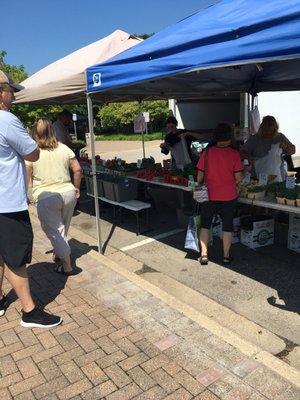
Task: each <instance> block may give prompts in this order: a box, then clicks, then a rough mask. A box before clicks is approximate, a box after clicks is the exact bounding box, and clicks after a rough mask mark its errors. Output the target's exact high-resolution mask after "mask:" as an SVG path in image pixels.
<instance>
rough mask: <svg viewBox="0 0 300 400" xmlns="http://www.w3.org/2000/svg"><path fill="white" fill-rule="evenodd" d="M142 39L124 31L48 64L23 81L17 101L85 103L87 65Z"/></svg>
mask: <svg viewBox="0 0 300 400" xmlns="http://www.w3.org/2000/svg"><path fill="white" fill-rule="evenodd" d="M141 41H142V39H139V38H137V37H135V36H132V35H130V34H129V33H127V32H124V31H122V30H116V31H114V32H113V33H112V34H110V35H108V36H106V37H104V38H103V39H100V40H98V41H97V42H94V43H92V44H90V45H88V46H86V47H82V48H81V49H79V50H77V51H74V52H73V53H71V54H69V55H67V56H65V57H63V58H61V59H60V60H57V61H55V62H54V63H52V64H49V65H47V66H46V67H45V68H43V69H41V70H40V71H38V72H36V73H35V74H33V75H32V76H30V77H29V78H27V79H26V80H25V81H23V82H22V83H21V85H22V86H24V88H25V89H24V90H21V91H20V92H19V93H17V94H16V101H15V103H17V104H18V103H33V104H71V103H73V104H79V103H83V102H86V76H85V71H86V69H87V68H88V67H90V66H92V65H95V64H97V63H102V62H104V61H106V60H108V59H110V58H111V57H114V56H115V55H117V54H119V53H121V52H123V51H125V50H127V49H129V48H130V47H132V46H134V45H136V44H138V43H140V42H141Z"/></svg>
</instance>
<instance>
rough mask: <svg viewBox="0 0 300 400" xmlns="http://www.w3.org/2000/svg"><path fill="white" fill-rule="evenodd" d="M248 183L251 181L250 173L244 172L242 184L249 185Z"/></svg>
mask: <svg viewBox="0 0 300 400" xmlns="http://www.w3.org/2000/svg"><path fill="white" fill-rule="evenodd" d="M250 181H251V174H250V172H246V173H245V176H244V178H243V182H244V183H250Z"/></svg>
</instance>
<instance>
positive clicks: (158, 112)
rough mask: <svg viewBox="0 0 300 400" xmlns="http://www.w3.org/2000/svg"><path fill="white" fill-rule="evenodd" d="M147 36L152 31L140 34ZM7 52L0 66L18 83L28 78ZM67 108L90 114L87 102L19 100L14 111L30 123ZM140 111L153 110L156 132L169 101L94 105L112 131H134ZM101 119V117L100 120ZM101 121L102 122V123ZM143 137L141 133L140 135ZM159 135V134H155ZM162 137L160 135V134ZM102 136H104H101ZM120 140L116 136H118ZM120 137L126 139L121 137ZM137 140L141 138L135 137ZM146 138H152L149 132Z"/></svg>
mask: <svg viewBox="0 0 300 400" xmlns="http://www.w3.org/2000/svg"><path fill="white" fill-rule="evenodd" d="M139 36H140V37H143V38H146V37H150V36H152V34H143V35H139ZM5 57H6V52H5V51H4V50H2V51H1V50H0V69H1V70H3V71H4V72H6V73H8V74H9V75H10V76H11V77H12V78H13V80H15V81H16V82H17V83H20V82H22V81H23V80H25V79H26V78H27V76H28V75H27V73H26V71H25V68H24V66H23V65H11V64H8V63H7V62H6V61H5ZM64 108H65V109H67V110H69V111H71V112H72V113H76V114H80V115H87V109H86V106H85V105H67V106H61V105H51V106H40V105H32V104H18V105H14V106H13V107H12V112H13V113H14V114H16V115H17V116H18V117H19V118H20V119H21V121H22V122H23V123H24V125H25V126H27V127H31V126H32V125H33V123H34V121H35V120H36V119H37V118H40V117H45V118H49V119H50V120H52V121H53V120H55V119H56V116H57V114H58V113H59V112H60V111H62V110H63V109H64ZM140 111H148V112H149V113H150V124H149V126H148V127H149V132H157V131H159V130H161V129H162V128H163V127H164V124H165V120H166V118H167V117H168V116H169V109H168V102H167V101H165V100H157V101H144V102H142V104H141V106H140V105H139V103H138V102H127V103H111V104H108V105H105V106H103V107H102V108H99V107H98V106H96V105H95V106H94V115H95V118H96V120H97V119H98V120H101V126H102V128H104V131H110V132H122V133H131V132H133V119H134V117H135V116H136V115H138V114H139V112H140ZM98 122H99V121H98ZM99 125H100V124H99ZM137 136H138V137H140V136H139V135H137ZM155 138H157V137H155ZM159 139H161V136H160V134H159ZM100 140H101V139H100ZM115 140H117V139H115ZM118 140H123V139H122V138H121V139H118ZM135 140H139V139H137V138H135ZM145 140H153V137H152V136H151V135H150V136H149V137H147V138H145Z"/></svg>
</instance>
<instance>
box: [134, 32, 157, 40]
mask: <svg viewBox="0 0 300 400" xmlns="http://www.w3.org/2000/svg"><path fill="white" fill-rule="evenodd" d="M153 35H154V32H152V33H141V34H137V33H135V34H134V36H136V37H138V38H140V39H143V40H146V39H148V38H149V37H151V36H153Z"/></svg>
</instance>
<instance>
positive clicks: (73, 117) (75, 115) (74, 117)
mask: <svg viewBox="0 0 300 400" xmlns="http://www.w3.org/2000/svg"><path fill="white" fill-rule="evenodd" d="M72 119H73V121H74V122H75V121H77V114H73V115H72Z"/></svg>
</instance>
